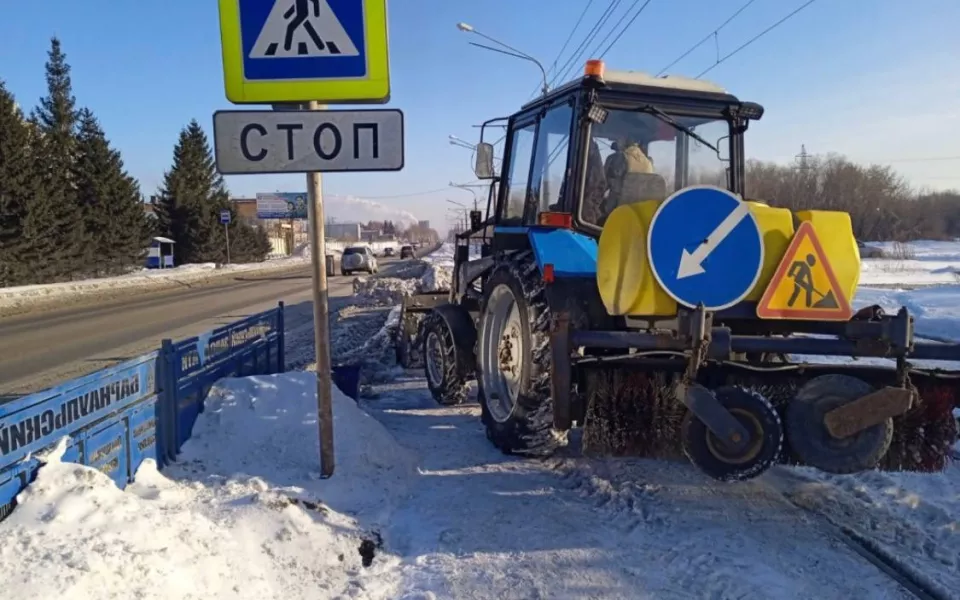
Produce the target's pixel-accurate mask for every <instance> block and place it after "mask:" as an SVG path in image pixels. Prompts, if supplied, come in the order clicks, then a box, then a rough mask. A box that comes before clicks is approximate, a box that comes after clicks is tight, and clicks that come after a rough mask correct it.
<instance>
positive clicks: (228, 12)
mask: <svg viewBox="0 0 960 600" xmlns="http://www.w3.org/2000/svg"><path fill="white" fill-rule="evenodd" d="M219 5H220V39H221V46H222V48H221V49H222V52H223V81H224V88H225V90H226V96H227V100H229V101H230V102H232V103H234V104H272V105H274V106H281V107H282V106H284V105H286V106H289V105H296V104H301V105H305V108H306V110H312V111H317V110H323V109H325V108H326V105H327V104H383V103H385V102H387V101H389V99H390V61H389V53H388V48H387V0H219ZM338 112H348V111H338ZM354 112H356V111H354ZM393 112H396V111H393ZM341 117H342V115H341ZM216 123H217V119H216V118H214V135H215V137H216V138H217V139H220V138H221V133H218V132H217V126H216ZM248 125H250V124H248ZM255 125H256V123H253V124H252V125H250V126H255ZM297 125H298V124H296V123H294V124H291V128H290V129H289V130H285V131H286V135H287V136H288V137H287V138H286V143H285V144H284V147H285V148H292V146H290V144H292V142H291V141H290V140H291V139H292V137H291V136H293V132H294V130H297V129H302V124H299V126H297ZM259 127H260V129H258V130H257V131H258V132H259V133H260V134H261V135H266V134H267V133H268V132H267V130H266V129H264V128H263V127H262V126H259ZM321 127H322V128H324V129H319V130H318V131H321V133H322V132H323V131H324V130H325V129H330V128H334V129H336V127H335V126H334V125H333V124H331V123H324V124H323V125H322V126H321ZM376 127H377V125H376V124H375V123H366V122H363V123H359V122H354V123H353V138H358V137H359V133H360V132H361V131H364V132H366V134H367V135H378V134H377V133H376V132H377V131H378V130H377V128H376ZM240 135H241V138H243V137H244V135H243V134H242V133H241V134H240ZM317 135H318V138H317V139H319V135H320V134H317ZM338 135H339V134H338ZM399 136H400V139H399V140H397V139H394V140H392V142H394V144H393V145H394V146H395V147H398V148H401V149H402V146H403V139H402V138H403V132H402V127H401V129H400V134H399ZM353 138H351V139H353ZM338 139H339V138H338ZM373 139H377V138H373ZM242 141H243V140H242V139H241V142H242ZM375 144H376V147H378V148H379V145H378V144H377V143H376V142H375ZM241 145H242V144H241ZM312 147H313V148H318V150H316V152H317V153H318V154H320V153H323V152H333V151H332V150H329V149H327V150H324V149H323V148H322V147H321V145H320V142H319V141H315V142H314V143H313V146H312ZM336 148H337V150H336V152H333V154H334V155H336V154H338V153H339V152H340V142H337V143H336ZM260 152H262V153H264V154H262V155H256V156H260V158H259V159H258V160H262V159H263V156H266V150H264V149H263V148H261V149H260ZM289 152H292V150H289ZM355 154H356V152H355ZM250 156H251V157H254V156H255V155H252V154H251V155H250ZM219 162H220V159H219V156H218V164H219ZM300 172H303V171H300ZM307 195H308V197H309V205H308V217H309V219H310V236H311V255H312V258H311V263H312V267H313V321H314V345H315V348H316V353H317V354H316V357H317V423H318V429H319V432H318V433H319V437H320V474H321V475H322V476H323V477H330V476H332V475H333V472H334V462H335V461H334V448H333V437H334V436H333V399H332V381H331V363H330V334H329V331H328V330H327V326H328V316H329V315H328V306H327V296H328V293H327V272H326V269H325V265H324V263H325V257H326V247H325V244H324V239H323V237H324V233H323V188H322V181H321V175H320V173H319V172H317V171H312V172H307Z"/></svg>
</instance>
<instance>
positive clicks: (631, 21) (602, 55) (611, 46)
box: [598, 0, 653, 58]
mask: <svg viewBox="0 0 960 600" xmlns="http://www.w3.org/2000/svg"><path fill="white" fill-rule="evenodd" d="M651 2H653V0H647V1H646V2H644V3H643V6H641V7H640V10H638V11H637V12H636V13H634V15H633V16H632V17H631V18H630V20H629V21H627V24H626V25H624V26H623V29H621V30H620V33H618V34H617V37H615V38H613V41H612V42H610V45H609V46H607V47H606V49H604V51H603V52H601V53H600V56H599V57H598V58H603V57H604V56H606V55H607V52H610V49H611V48H613V47H614V46H615V45H616V44H617V42H619V41H620V38H622V37H623V34H625V33H626V32H627V30H628V29H630V26H631V25H633V22H634V21H636V20H637V17H639V16H640V13H642V12H643V9H645V8H646V7H647V5H648V4H650V3H651ZM639 3H640V0H634V2H633V4H632V5H631V6H630V8H628V9H627V13H629V12H630V11H631V10H633V7H634V6H636V5H637V4H639ZM624 16H626V15H624ZM607 35H608V36H609V34H607ZM600 45H601V46H602V45H603V42H600Z"/></svg>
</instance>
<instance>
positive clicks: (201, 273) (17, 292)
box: [0, 253, 310, 312]
mask: <svg viewBox="0 0 960 600" xmlns="http://www.w3.org/2000/svg"><path fill="white" fill-rule="evenodd" d="M309 261H310V256H309V253H308V254H307V255H306V256H293V257H285V258H275V259H271V260H267V261H264V262H262V263H247V264H234V265H222V266H221V267H220V268H219V269H217V268H216V264H214V263H200V264H193V265H183V266H180V267H175V268H173V269H140V270H138V271H135V272H133V273H129V274H127V275H120V276H117V277H104V278H101V279H83V280H78V281H69V282H65V283H48V284H43V285H23V286H17V287H6V288H4V287H0V312H2V311H3V310H4V309H11V308H18V307H21V306H24V305H30V304H36V303H46V302H51V301H57V300H62V299H65V298H77V297H81V296H89V295H97V294H102V293H104V292H111V291H119V290H123V289H130V288H140V289H147V288H162V287H167V286H171V285H176V284H178V283H188V282H196V281H202V280H204V279H210V278H212V277H219V276H221V275H226V274H232V273H245V272H251V271H269V270H274V269H289V268H291V267H296V266H300V265H303V264H306V263H309Z"/></svg>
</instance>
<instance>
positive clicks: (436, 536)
mask: <svg viewBox="0 0 960 600" xmlns="http://www.w3.org/2000/svg"><path fill="white" fill-rule="evenodd" d="M952 247H953V250H952V252H953V254H951V255H949V256H947V255H946V254H940V255H936V257H935V260H933V259H931V261H925V260H924V259H923V258H922V257H921V255H920V254H919V253H918V254H917V262H918V263H921V266H920V267H917V268H916V271H917V272H920V271H923V268H922V265H923V264H933V263H937V262H943V263H949V264H957V265H958V266H960V244H954V245H953V246H952ZM943 252H946V251H945V250H944V251H943ZM931 255H933V254H932V250H931ZM924 256H926V255H924ZM951 257H953V258H951ZM954 260H955V261H956V262H955V263H954V262H952V261H954ZM426 262H428V263H429V264H430V266H429V267H428V268H427V270H426V271H425V272H423V273H421V274H419V275H418V277H420V280H419V283H414V282H410V283H409V284H398V283H396V281H402V280H395V281H393V282H390V281H385V282H383V283H376V282H374V278H370V279H366V278H358V280H357V284H356V287H357V290H358V291H359V292H360V293H361V294H362V295H363V296H364V297H376V298H377V299H378V300H377V301H376V302H374V304H382V305H383V310H382V311H381V312H382V313H383V314H382V316H380V317H378V320H377V321H376V323H377V325H376V327H373V326H371V325H365V326H364V327H368V328H367V329H364V328H357V329H355V330H354V329H350V328H349V327H348V326H347V325H341V326H340V327H341V328H342V329H341V331H342V336H341V337H336V335H335V338H334V346H335V347H334V350H335V354H336V353H338V352H339V353H342V352H353V353H355V354H357V355H367V356H386V357H389V354H390V353H389V352H382V350H383V349H382V348H380V347H379V346H380V342H379V341H377V340H378V335H379V332H382V331H384V329H383V324H384V323H390V320H391V319H392V318H393V317H394V316H395V315H394V311H393V310H390V305H391V303H393V302H395V298H396V296H395V295H394V294H395V292H396V291H398V290H393V288H391V287H390V286H398V285H409V286H411V289H412V288H413V287H415V286H424V285H427V284H426V283H425V280H428V279H429V278H434V279H437V278H442V277H444V276H448V275H447V274H445V270H446V269H447V268H449V265H450V264H451V263H452V249H451V248H450V247H449V246H445V247H444V248H442V249H441V250H440V251H438V252H437V253H435V254H434V255H432V256H430V257H428V258H427V259H426ZM878 262H879V261H878ZM864 263H865V267H864V279H865V280H866V279H867V272H868V265H870V264H872V262H871V261H864ZM937 268H939V267H937ZM418 273H419V272H418ZM383 279H385V280H389V279H391V278H383ZM911 281H914V280H911V279H909V278H905V277H901V278H899V279H898V280H897V282H896V283H897V284H898V285H902V286H904V288H906V287H912V286H911V284H910V282H911ZM866 283H867V281H864V284H866ZM873 283H874V285H880V283H877V282H875V281H874V282H873ZM951 283H955V282H951ZM384 288H387V289H384ZM874 303H877V304H881V305H882V306H884V307H886V308H889V309H894V308H896V307H898V306H899V305H901V304H905V305H907V306H908V307H909V308H910V309H911V311H912V312H914V313H915V314H917V316H918V320H917V329H918V332H919V333H920V334H921V335H928V336H933V335H935V334H936V335H938V336H939V337H942V338H952V339H960V284H957V285H951V286H949V287H932V288H925V289H915V290H909V289H899V290H898V289H876V288H869V287H863V288H862V289H861V291H860V293H859V294H858V297H857V299H856V302H855V304H856V305H857V306H863V305H866V304H874ZM362 305H363V302H358V306H359V307H360V308H357V309H354V310H359V309H361V308H363V306H362ZM345 321H346V319H345ZM335 327H336V326H335ZM348 330H349V333H348ZM336 331H337V330H336V328H335V331H334V334H336ZM925 332H926V333H925ZM378 353H380V354H378ZM377 360H379V358H377ZM383 360H388V358H385V359H383ZM384 367H385V370H384V372H385V373H389V374H390V375H391V377H390V378H389V381H385V382H378V383H376V384H374V385H373V388H372V390H371V393H370V394H368V395H369V397H368V398H365V399H363V400H361V401H360V403H359V404H357V403H355V402H353V401H352V400H350V399H348V398H346V397H345V396H343V395H342V394H340V393H335V405H334V413H335V425H334V427H335V436H336V439H335V442H336V447H337V472H336V474H335V475H334V477H333V478H331V479H329V480H322V479H320V478H319V476H318V451H317V441H316V438H317V431H316V430H317V425H316V409H315V397H314V379H313V374H312V373H310V372H295V373H287V374H282V375H274V376H260V377H250V378H242V379H227V380H223V381H221V382H220V383H219V384H218V385H217V386H216V387H215V388H214V390H213V391H212V392H211V394H210V396H209V397H208V408H207V411H206V412H205V413H204V414H203V415H201V417H200V420H199V421H198V423H197V425H196V427H195V429H194V437H193V438H192V439H191V440H190V441H189V442H188V443H187V445H186V447H185V451H184V454H183V455H182V458H181V461H180V462H179V463H177V464H176V465H175V466H173V467H171V468H167V469H164V471H163V472H162V473H160V472H158V471H157V470H156V468H155V466H154V465H153V464H152V463H146V464H145V465H144V466H143V467H141V469H140V471H139V473H138V476H137V482H136V483H135V484H133V485H132V486H130V487H129V488H128V489H127V490H126V491H122V492H121V491H119V490H117V489H116V488H115V487H114V486H113V484H112V483H111V482H110V481H109V480H108V479H107V478H106V477H105V476H103V475H102V474H100V473H99V472H96V471H93V470H91V469H87V468H84V467H80V466H77V465H72V464H63V463H58V462H57V461H56V460H55V455H54V458H53V460H52V461H51V462H50V463H49V464H48V466H46V467H45V468H44V469H43V470H41V473H40V476H39V478H38V480H37V481H36V482H35V483H34V484H33V485H31V486H30V488H28V489H27V490H26V491H25V492H24V493H23V494H21V496H20V505H19V506H18V508H17V509H16V510H15V511H14V513H13V515H12V516H11V517H9V518H8V519H7V520H6V521H4V522H2V523H0V535H2V536H3V539H4V540H5V541H6V543H5V544H3V545H2V546H0V581H2V582H4V590H5V591H6V592H7V593H8V594H9V595H10V596H11V597H15V598H17V597H30V598H57V599H59V598H84V599H86V598H90V599H98V598H148V599H149V598H157V599H160V598H163V599H166V598H204V599H209V598H238V599H246V598H257V599H258V600H259V599H262V598H284V599H285V600H286V599H291V600H295V599H299V598H371V599H373V598H377V599H379V598H391V599H401V600H435V599H447V598H456V599H458V600H459V599H461V598H462V599H471V598H484V599H487V598H499V599H512V598H518V599H519V598H524V599H527V598H561V599H566V598H629V599H642V598H668V599H674V598H676V599H680V598H700V597H703V598H816V599H818V600H820V599H823V600H828V599H834V598H836V599H838V600H840V599H844V600H845V599H849V598H870V599H875V598H876V599H880V598H909V597H911V596H910V595H909V594H908V593H906V592H905V591H904V590H903V589H902V588H899V587H898V586H897V585H896V584H894V583H893V582H892V581H891V580H889V579H887V578H886V577H884V576H883V575H882V573H881V572H880V571H879V570H878V569H877V568H876V567H875V566H873V565H872V564H870V563H868V562H866V561H865V560H864V559H863V558H862V557H860V556H859V555H857V554H856V553H855V552H854V551H853V550H851V549H850V548H849V547H847V546H846V545H844V544H843V543H841V542H840V541H839V538H838V536H837V535H836V534H835V533H834V532H833V531H832V530H831V528H830V527H829V526H828V525H826V524H825V523H824V521H823V520H822V519H821V518H819V517H816V516H814V515H813V514H812V513H809V512H807V511H806V510H804V509H809V510H811V511H814V512H816V513H819V514H821V515H827V516H828V517H830V519H832V520H834V521H836V522H842V523H844V524H846V525H849V526H851V527H853V528H855V529H856V530H857V531H859V532H860V533H862V534H863V535H865V536H867V537H868V538H869V539H870V540H871V541H872V542H873V543H874V544H876V545H877V546H879V547H880V548H881V549H883V550H885V551H886V552H887V553H889V554H891V555H894V556H896V557H897V558H898V560H899V561H901V562H903V563H904V564H906V565H907V566H908V567H909V568H910V569H912V570H913V571H914V572H915V573H917V574H919V576H920V577H921V578H924V579H926V580H927V581H928V582H929V583H931V584H932V585H935V586H936V587H938V588H939V589H940V590H942V591H943V594H944V597H957V598H960V591H958V590H960V534H958V529H960V521H958V519H960V517H958V516H957V515H960V468H958V467H957V466H956V465H952V466H951V467H949V469H948V470H947V471H946V472H944V473H941V474H933V475H918V474H896V473H865V474H861V475H858V476H852V477H833V476H825V475H823V474H820V473H817V472H815V471H812V470H810V469H797V468H788V467H778V468H775V469H773V470H772V471H771V472H769V473H768V474H767V475H765V476H763V477H761V478H759V479H757V480H753V481H750V482H746V483H739V484H727V485H723V484H718V483H716V482H714V481H711V480H709V479H707V478H706V477H705V476H703V475H701V474H700V473H698V472H697V471H696V470H694V469H693V468H692V467H690V466H689V465H687V464H686V463H683V462H667V461H656V460H641V459H611V460H602V459H584V458H581V457H577V456H576V455H575V447H574V448H571V449H570V450H569V451H568V452H567V453H565V454H563V455H561V456H559V457H557V458H554V459H551V460H549V461H528V460H521V459H516V458H511V457H506V456H504V455H502V454H501V453H500V452H499V451H497V450H496V449H494V448H493V447H492V446H491V444H490V443H489V442H488V441H487V440H486V437H485V435H484V432H483V428H482V426H481V424H480V419H479V407H478V406H477V405H476V404H474V403H469V404H465V405H463V406H460V407H454V408H442V407H438V406H437V405H436V404H435V403H434V402H433V400H432V399H431V398H430V395H429V393H428V392H427V391H426V389H424V388H425V384H424V382H423V381H422V379H421V378H420V377H419V375H420V374H419V373H413V372H411V373H404V372H402V371H401V370H399V369H396V368H388V367H389V365H387V364H385V365H384ZM798 506H799V507H798ZM800 507H802V508H800ZM364 556H366V557H367V558H369V557H371V556H372V557H373V558H372V561H370V562H369V566H364V564H363V563H364V560H365V559H364V558H363V557H364Z"/></svg>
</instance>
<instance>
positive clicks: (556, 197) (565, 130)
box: [527, 103, 573, 221]
mask: <svg viewBox="0 0 960 600" xmlns="http://www.w3.org/2000/svg"><path fill="white" fill-rule="evenodd" d="M572 120H573V107H572V106H571V105H570V104H566V103H565V104H562V105H560V106H554V107H553V108H551V109H549V110H548V111H547V112H546V114H545V115H544V116H543V118H542V119H540V128H539V129H538V130H537V149H536V156H535V158H534V163H533V177H532V181H531V182H530V190H531V194H530V195H531V202H533V203H535V206H533V207H531V208H532V210H531V211H530V212H529V213H527V214H528V215H533V216H534V219H533V220H534V221H535V220H536V219H535V217H536V215H538V214H540V213H541V212H547V211H555V210H557V209H558V208H559V204H560V190H561V189H563V186H564V182H565V180H566V173H567V155H568V154H569V149H570V128H571V125H572Z"/></svg>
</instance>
